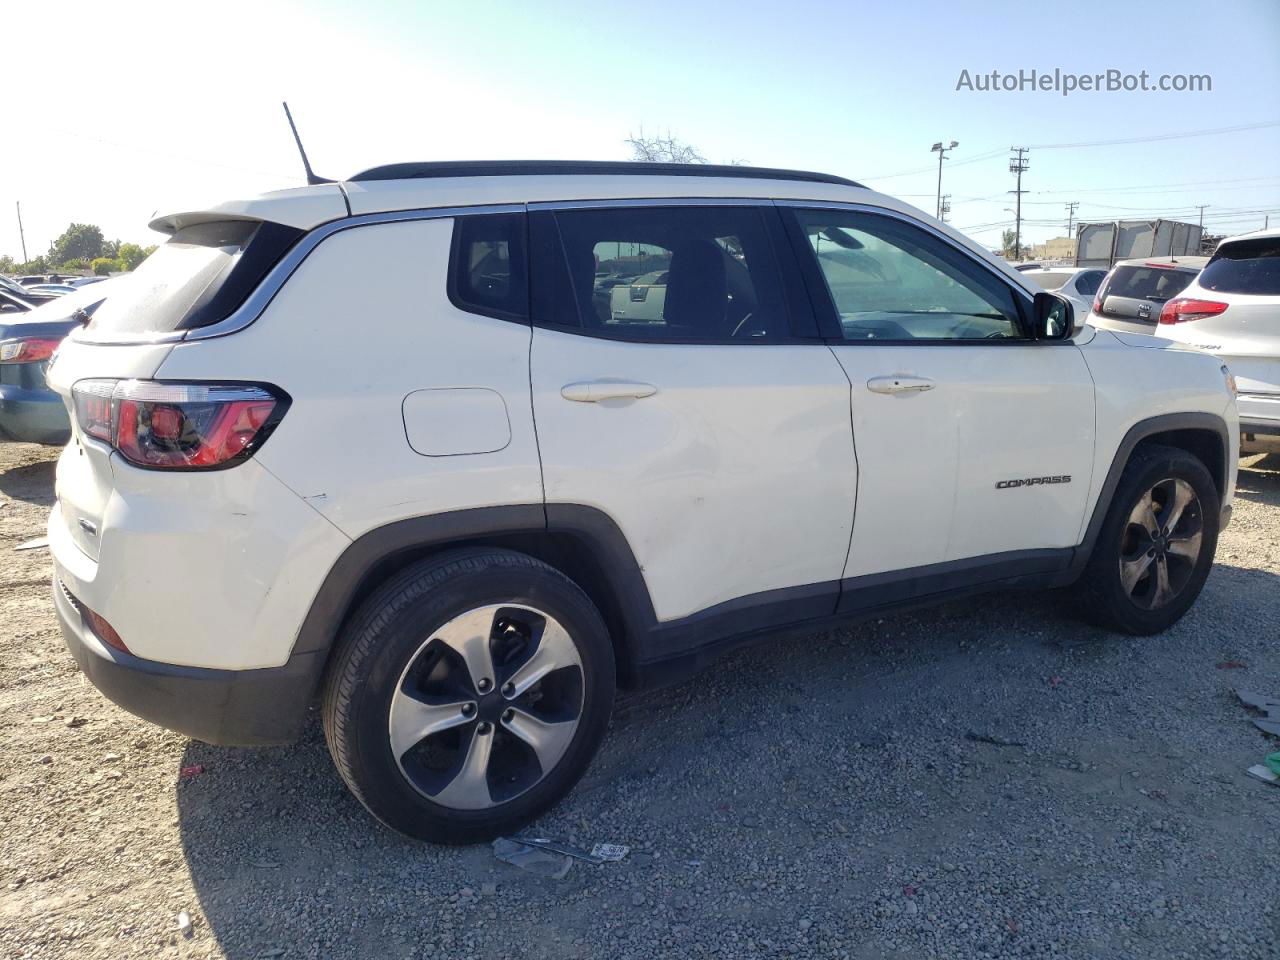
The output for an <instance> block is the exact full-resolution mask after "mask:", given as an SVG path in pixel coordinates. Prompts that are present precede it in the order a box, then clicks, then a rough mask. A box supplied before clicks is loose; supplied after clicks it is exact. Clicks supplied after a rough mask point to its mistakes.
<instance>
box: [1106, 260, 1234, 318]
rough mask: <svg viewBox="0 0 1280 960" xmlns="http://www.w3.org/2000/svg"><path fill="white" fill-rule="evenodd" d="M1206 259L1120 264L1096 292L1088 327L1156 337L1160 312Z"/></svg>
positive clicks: (1132, 261)
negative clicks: (1090, 325)
mask: <svg viewBox="0 0 1280 960" xmlns="http://www.w3.org/2000/svg"><path fill="white" fill-rule="evenodd" d="M1208 262H1209V258H1208V257H1149V258H1147V259H1145V260H1121V261H1120V262H1119V263H1117V264H1116V265H1115V266H1114V267H1112V268H1111V272H1110V273H1108V274H1107V278H1106V279H1105V280H1103V281H1102V286H1101V287H1099V288H1098V295H1097V296H1096V297H1095V298H1094V301H1093V310H1092V311H1091V312H1090V313H1089V323H1090V324H1092V325H1093V326H1095V327H1102V328H1103V329H1104V330H1120V331H1123V332H1125V333H1146V334H1153V333H1156V332H1157V330H1156V324H1157V323H1159V321H1160V311H1161V309H1162V308H1163V307H1164V305H1165V304H1166V303H1168V302H1169V301H1170V300H1172V299H1173V298H1174V297H1176V296H1178V294H1180V293H1182V291H1183V290H1185V289H1186V288H1187V286H1188V285H1189V284H1190V283H1191V281H1192V280H1194V279H1195V278H1196V277H1197V276H1199V274H1200V271H1201V270H1203V269H1204V265H1205V264H1206V263H1208Z"/></svg>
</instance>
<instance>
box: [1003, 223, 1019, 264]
mask: <svg viewBox="0 0 1280 960" xmlns="http://www.w3.org/2000/svg"><path fill="white" fill-rule="evenodd" d="M1000 252H1001V254H1003V255H1004V258H1005V259H1006V260H1017V259H1018V235H1017V234H1016V233H1014V232H1013V231H1012V230H1006V231H1004V233H1002V234H1000Z"/></svg>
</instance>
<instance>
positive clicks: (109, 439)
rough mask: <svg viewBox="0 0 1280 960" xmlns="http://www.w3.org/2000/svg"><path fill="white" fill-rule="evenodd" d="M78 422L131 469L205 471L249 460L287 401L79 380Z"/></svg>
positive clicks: (229, 387) (241, 389) (243, 387)
mask: <svg viewBox="0 0 1280 960" xmlns="http://www.w3.org/2000/svg"><path fill="white" fill-rule="evenodd" d="M71 395H72V398H73V400H74V404H75V410H76V420H77V422H78V423H79V425H80V429H81V431H82V432H83V433H84V434H85V435H86V436H89V437H93V438H95V439H98V440H102V441H105V442H106V443H109V444H111V445H112V446H113V447H115V448H116V450H118V451H119V452H120V455H121V456H123V457H124V458H125V459H126V460H128V461H129V462H130V463H134V464H137V465H138V466H141V467H151V468H156V469H166V470H202V469H204V470H207V469H211V468H218V467H229V466H232V465H234V464H236V463H239V462H240V461H242V460H245V459H248V458H249V457H250V456H251V455H252V454H253V451H254V450H256V449H257V448H258V447H260V446H261V445H262V443H263V442H264V441H265V440H266V439H267V437H268V436H269V435H270V434H271V431H272V430H273V429H275V426H276V424H277V423H279V422H280V418H281V417H283V416H284V412H285V410H286V409H288V406H289V399H288V397H286V396H285V395H284V394H283V393H282V392H280V391H279V390H277V389H276V388H274V387H268V386H263V385H259V384H217V383H162V382H158V381H152V380H81V381H80V382H78V383H76V384H75V385H74V386H72V388H71Z"/></svg>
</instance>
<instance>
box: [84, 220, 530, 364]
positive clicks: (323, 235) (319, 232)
mask: <svg viewBox="0 0 1280 960" xmlns="http://www.w3.org/2000/svg"><path fill="white" fill-rule="evenodd" d="M524 209H525V206H524V204H522V203H502V204H482V205H476V206H463V207H428V208H420V209H415V210H391V211H384V212H381V213H363V214H360V215H358V216H354V217H343V218H342V219H341V220H330V221H329V222H328V223H322V224H320V225H319V226H317V227H313V228H312V229H311V230H309V231H307V233H306V234H304V235H303V237H302V239H300V240H299V241H298V242H297V243H296V244H295V245H294V246H293V247H292V248H291V249H290V250H289V252H288V253H286V254H285V255H284V256H283V257H282V258H281V259H280V261H279V262H278V263H276V265H275V266H273V267H272V268H271V269H270V270H269V271H268V272H267V275H266V276H265V277H263V278H262V282H261V283H259V284H258V286H257V287H255V288H254V290H253V292H252V293H250V294H249V296H248V297H247V298H246V299H245V301H244V303H242V304H241V305H240V306H239V307H238V308H237V309H236V310H235V312H234V313H232V314H231V315H230V316H228V317H226V318H225V319H222V320H219V321H218V322H217V323H211V324H209V325H208V326H207V327H196V328H195V329H192V330H174V331H172V332H170V333H161V334H155V335H152V336H149V337H148V336H139V335H136V334H134V335H123V334H122V335H118V336H93V335H92V334H90V333H88V332H87V331H85V330H83V329H81V330H79V331H77V332H76V334H74V335H73V337H72V339H74V340H75V341H76V342H77V343H88V344H95V345H102V346H120V345H123V344H163V343H184V342H187V341H196V340H210V339H212V338H214V337H225V336H227V335H228V334H232V333H236V332H238V331H240V330H243V329H244V328H245V327H247V326H249V325H250V324H251V323H253V322H254V321H255V320H257V319H258V317H260V316H262V314H263V312H264V311H265V310H266V309H267V307H268V306H269V305H270V304H271V301H272V300H274V299H275V296H276V294H277V293H279V292H280V288H281V287H283V286H284V285H285V283H286V282H287V281H288V279H289V277H291V276H292V275H293V272H294V271H295V270H297V269H298V267H300V266H301V265H302V263H303V261H304V260H306V259H307V257H308V256H310V254H311V252H312V251H313V250H315V248H316V247H318V246H319V245H320V244H321V243H323V242H324V241H325V240H327V239H329V237H332V236H333V235H334V234H337V233H341V232H343V231H344V230H354V229H356V228H358V227H365V226H370V225H372V224H382V223H403V222H406V221H412V220H443V219H447V218H450V217H457V216H464V215H466V214H488V213H523V212H524Z"/></svg>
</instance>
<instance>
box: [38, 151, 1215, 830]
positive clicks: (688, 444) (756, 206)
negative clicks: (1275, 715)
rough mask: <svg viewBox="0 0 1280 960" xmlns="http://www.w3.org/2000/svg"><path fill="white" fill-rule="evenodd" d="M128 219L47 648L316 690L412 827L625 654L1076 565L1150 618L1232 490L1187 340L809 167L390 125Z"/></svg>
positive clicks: (1112, 598) (660, 672)
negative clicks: (264, 182) (146, 231)
mask: <svg viewBox="0 0 1280 960" xmlns="http://www.w3.org/2000/svg"><path fill="white" fill-rule="evenodd" d="M153 226H155V227H157V228H158V229H160V230H163V231H165V232H168V233H169V234H171V239H170V240H169V241H168V243H166V244H165V245H163V246H162V247H161V248H160V250H159V251H158V252H157V253H155V254H154V255H153V256H152V257H151V258H149V259H148V260H147V261H146V263H145V264H143V265H142V267H140V268H139V269H138V270H137V271H136V273H135V274H134V275H133V277H132V286H131V287H130V289H129V290H128V291H126V292H123V293H121V294H120V295H119V296H116V297H112V298H109V299H108V300H107V301H106V302H105V303H104V305H103V306H102V307H101V309H99V310H98V311H97V312H96V313H94V315H93V318H92V320H91V321H90V322H89V323H88V324H87V325H86V326H85V327H84V328H82V329H80V330H78V331H77V332H76V333H75V334H74V335H73V336H72V337H71V338H69V339H68V340H67V341H66V342H65V343H64V344H63V346H62V348H61V349H60V351H59V352H58V355H57V357H56V359H55V360H54V362H53V364H52V366H51V367H50V370H49V380H50V382H51V384H52V385H53V386H54V388H55V389H56V390H57V391H58V392H59V393H60V394H61V395H62V396H63V397H64V398H65V400H66V403H67V407H68V410H69V411H71V413H72V422H73V437H72V440H71V443H70V444H69V445H68V446H67V448H66V450H65V452H64V453H63V454H62V457H61V460H60V461H59V464H58V473H57V503H56V505H55V507H54V509H53V512H52V515H51V517H50V521H49V536H50V546H51V549H52V553H53V558H54V566H55V583H54V591H53V593H54V601H55V603H56V605H57V610H58V614H59V618H60V621H61V623H62V627H63V631H64V634H65V637H66V642H67V645H68V647H69V648H70V650H71V652H72V654H73V655H74V656H75V658H76V660H77V661H78V662H79V664H80V666H81V667H82V669H83V670H84V672H85V673H86V674H87V676H88V677H89V679H90V680H91V681H92V682H93V683H94V684H95V685H97V686H98V687H99V688H100V689H101V690H102V692H103V693H105V694H106V695H107V696H108V697H110V698H111V699H113V700H115V701H116V702H117V703H119V704H121V705H122V706H124V707H125V708H127V709H129V710H131V711H133V712H135V713H137V714H138V715H140V716H142V717H145V718H148V719H150V720H152V721H155V722H157V723H160V724H163V725H166V726H169V727H171V728H173V729H176V730H179V731H182V732H184V733H187V734H189V735H191V736H194V737H198V738H200V739H203V740H208V741H210V742H212V743H217V744H265V743H281V742H287V741H289V740H291V739H293V738H294V737H295V736H296V735H297V734H298V733H299V731H300V729H301V727H302V725H303V723H304V720H305V717H306V714H307V709H308V706H309V705H310V704H311V703H312V701H313V699H314V698H315V697H316V696H317V694H319V697H320V701H321V712H322V716H323V722H324V729H325V735H326V737H327V739H328V742H329V745H330V749H331V752H332V755H333V758H334V761H335V762H336V764H337V767H338V770H339V771H340V772H341V775H342V777H343V778H344V780H345V781H346V782H347V784H348V785H349V786H350V788H351V790H352V791H353V792H354V793H355V795H356V796H357V797H358V798H359V799H360V800H361V801H362V802H363V803H364V804H365V806H366V807H368V809H369V810H370V811H372V812H373V813H374V814H375V815H376V816H377V817H378V818H380V819H381V820H382V821H384V822H385V823H387V824H390V825H391V826H393V827H395V828H396V829H398V830H402V831H404V832H405V833H407V834H411V835H413V836H416V837H421V838H426V839H430V840H436V841H444V842H465V841H472V840H476V839H480V838H484V837H491V836H493V835H495V834H499V833H502V832H506V831H510V830H514V829H516V828H517V827H519V826H520V825H521V824H524V823H526V822H528V821H529V820H530V819H532V818H533V817H535V816H536V815H537V814H538V813H540V812H541V811H543V810H545V809H546V808H547V807H548V806H549V805H551V804H552V803H554V802H555V801H556V800H557V799H558V798H559V797H560V796H562V795H563V794H564V793H565V792H566V791H568V790H569V789H570V788H571V787H572V785H573V784H574V782H575V781H576V780H577V779H578V777H579V776H580V775H581V774H582V772H583V771H584V770H585V769H586V767H587V764H588V763H589V761H590V759H591V757H592V755H593V753H594V752H595V750H596V748H597V746H598V745H599V743H600V740H601V738H602V737H603V735H604V732H605V729H606V726H607V724H608V722H609V716H610V711H611V708H612V704H613V698H614V691H615V687H617V686H618V685H622V686H626V687H634V686H637V685H641V684H645V683H650V682H653V681H655V680H658V679H661V678H666V677H670V676H671V675H673V674H674V673H676V672H678V671H683V670H688V669H691V668H696V667H698V666H700V665H702V664H704V663H706V662H707V661H708V660H709V659H710V658H711V657H713V656H715V655H716V654H718V653H719V652H720V651H722V650H724V649H725V648H727V647H729V646H731V645H733V644H735V643H739V642H742V641H745V640H754V639H760V638H762V637H765V636H767V635H769V634H771V633H776V632H777V631H779V630H782V629H784V628H795V627H797V626H800V627H803V628H804V629H805V630H813V629H818V628H820V627H822V626H823V625H825V624H828V623H830V622H833V621H836V620H840V619H845V618H852V617H858V616H864V615H867V614H869V613H879V612H882V611H885V610H888V609H892V608H895V607H899V606H902V605H906V604H912V603H916V602H920V601H930V600H936V599H940V598H946V597H956V596H960V595H965V594H970V593H974V592H977V591H981V590H986V589H989V588H993V587H999V588H1008V587H1011V586H1019V587H1027V588H1047V587H1055V586H1065V585H1068V584H1076V585H1077V587H1078V589H1079V590H1080V591H1081V592H1082V593H1083V595H1084V596H1085V598H1086V600H1087V602H1086V603H1085V609H1086V610H1087V612H1088V614H1089V615H1090V616H1092V617H1093V618H1094V619H1095V620H1096V621H1097V622H1098V623H1100V624H1101V625H1103V626H1104V627H1106V628H1110V629H1117V630H1121V631H1125V632H1129V633H1138V634H1145V633H1153V632H1156V631H1160V630H1163V629H1165V628H1166V627H1168V626H1169V625H1170V624H1172V623H1173V622H1174V621H1176V620H1177V619H1178V618H1179V617H1181V616H1182V615H1183V614H1184V613H1185V612H1186V611H1187V609H1188V608H1189V607H1190V606H1191V604H1192V603H1193V602H1194V601H1195V599H1196V596H1197V595H1198V594H1199V592H1200V589H1201V586H1202V585H1203V583H1204V580H1205V577H1206V576H1207V575H1208V572H1209V568H1210V565H1211V564H1212V562H1213V554H1214V549H1215V544H1216V542H1217V537H1218V531H1219V530H1220V528H1221V525H1222V524H1223V523H1224V522H1225V521H1226V518H1227V516H1228V515H1229V511H1230V505H1231V500H1232V495H1233V491H1234V487H1235V471H1236V467H1235V464H1236V458H1237V441H1238V437H1239V432H1238V425H1237V418H1236V408H1235V400H1234V397H1233V395H1232V393H1231V391H1230V389H1229V381H1228V378H1227V377H1226V376H1224V373H1223V370H1222V367H1221V364H1220V363H1219V362H1218V361H1217V360H1215V359H1214V358H1212V357H1209V356H1207V355H1205V354H1203V353H1200V352H1197V351H1188V350H1179V349H1161V348H1158V346H1157V348H1156V349H1137V347H1138V346H1147V347H1150V346H1152V345H1154V344H1155V341H1153V340H1152V338H1150V337H1140V338H1139V337H1131V336H1129V335H1125V334H1117V335H1112V334H1110V333H1106V332H1103V331H1097V330H1094V329H1092V328H1088V327H1085V328H1080V327H1079V326H1078V325H1077V324H1076V323H1075V322H1074V316H1073V310H1072V307H1071V305H1070V303H1069V301H1067V300H1064V299H1062V298H1060V297H1057V296H1055V295H1053V294H1050V293H1046V292H1044V291H1038V290H1037V289H1036V288H1035V287H1034V286H1033V285H1031V284H1030V283H1029V282H1028V281H1027V279H1026V278H1025V277H1022V276H1020V275H1019V274H1018V273H1017V272H1015V271H1013V270H1011V269H1009V268H1008V267H1007V266H1006V265H1004V264H1003V263H1002V262H1000V261H998V260H995V259H993V258H992V257H991V256H990V255H988V254H987V253H986V252H984V251H983V250H982V249H981V248H980V247H978V246H976V245H974V244H973V243H971V242H970V241H969V240H967V239H965V238H964V237H963V236H961V235H960V234H958V233H957V232H955V231H954V230H952V229H951V228H950V227H947V226H946V225H943V224H939V223H937V222H936V221H934V220H932V219H930V218H928V217H926V216H924V215H922V214H920V213H919V211H917V210H915V209H913V208H912V207H909V206H907V205H906V204H903V203H899V202H898V201H895V200H893V199H890V198H889V197H885V196H882V195H879V194H876V193H873V192H872V191H870V190H867V189H866V188H864V187H862V186H860V185H858V184H856V183H852V182H850V181H847V180H842V179H840V178H837V177H829V176H823V175H819V174H810V173H798V172H794V171H778V170H755V169H749V168H743V167H711V166H668V165H656V164H599V163H597V164H589V163H523V164H518V163H473V164H400V165H396V166H392V167H380V168H377V169H374V170H370V171H366V172H365V173H362V174H359V175H357V176H354V177H352V178H351V179H350V180H347V181H344V182H342V183H336V184H323V185H316V186H312V187H307V188H303V189H298V190H290V191H284V192H281V193H276V194H270V195H267V196H263V197H258V198H253V199H249V200H244V201H237V202H233V203H228V204H225V205H223V206H219V207H214V208H209V209H193V210H185V211H178V212H174V213H171V214H168V215H166V216H163V217H161V218H160V219H158V220H157V221H155V223H154V224H153ZM655 264H658V266H655ZM655 269H660V270H661V271H662V275H661V276H660V277H658V278H652V277H649V274H650V273H652V272H653V271H654V270H655ZM370 275H377V276H380V277H383V278H385V279H384V280H383V281H382V282H380V283H378V284H377V285H376V286H374V287H372V288H371V287H370V285H369V284H368V283H367V278H368V277H369V276H370ZM627 277H649V280H647V281H646V283H649V286H650V289H649V291H648V292H647V293H646V294H645V301H646V303H648V301H649V298H652V300H653V303H652V307H653V309H651V310H649V312H647V313H645V314H644V315H643V316H641V317H635V316H633V315H632V310H633V309H634V308H633V307H632V304H633V303H635V302H637V301H636V300H634V299H633V295H632V294H631V293H630V292H627V293H626V295H625V296H621V295H618V296H615V292H616V290H617V289H618V285H619V283H621V282H624V281H623V278H627ZM650 281H652V282H650ZM624 289H625V288H624ZM659 303H660V304H661V309H660V310H659V309H657V307H658V305H659ZM1138 341H1141V343H1139V342H1138ZM772 642H774V643H777V642H779V641H777V640H776V639H775V640H773V641H772ZM637 749H640V748H639V747H637ZM654 749H660V747H654Z"/></svg>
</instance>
